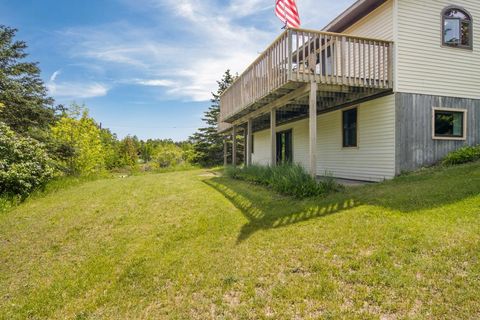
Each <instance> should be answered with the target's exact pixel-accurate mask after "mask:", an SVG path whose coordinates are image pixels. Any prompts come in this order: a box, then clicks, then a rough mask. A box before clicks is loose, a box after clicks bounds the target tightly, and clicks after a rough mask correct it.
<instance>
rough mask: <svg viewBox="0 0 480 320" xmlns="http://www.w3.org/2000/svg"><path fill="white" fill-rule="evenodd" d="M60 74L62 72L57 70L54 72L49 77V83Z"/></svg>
mask: <svg viewBox="0 0 480 320" xmlns="http://www.w3.org/2000/svg"><path fill="white" fill-rule="evenodd" d="M61 73H62V70H61V69H59V70H57V71H55V72H54V73H52V75H51V77H50V82H53V81H55V80H56V79H57V77H58V76H59V75H60V74H61Z"/></svg>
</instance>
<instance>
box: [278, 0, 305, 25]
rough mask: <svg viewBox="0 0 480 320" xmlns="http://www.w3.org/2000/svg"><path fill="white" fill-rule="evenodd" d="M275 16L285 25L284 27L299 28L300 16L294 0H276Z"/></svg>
mask: <svg viewBox="0 0 480 320" xmlns="http://www.w3.org/2000/svg"><path fill="white" fill-rule="evenodd" d="M275 14H276V15H277V17H278V18H280V20H282V22H283V23H285V27H287V28H300V16H299V15H298V10H297V4H296V3H295V0H277V4H276V5H275Z"/></svg>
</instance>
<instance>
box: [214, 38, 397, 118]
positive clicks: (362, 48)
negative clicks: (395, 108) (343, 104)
mask: <svg viewBox="0 0 480 320" xmlns="http://www.w3.org/2000/svg"><path fill="white" fill-rule="evenodd" d="M392 53H393V42H392V41H386V40H380V39H374V38H366V37H361V36H353V35H348V34H342V33H332V32H324V31H316V30H308V29H287V30H285V31H284V32H282V33H281V34H280V35H279V36H278V37H277V38H276V39H275V40H274V41H273V42H272V43H271V44H270V45H269V46H268V47H267V49H265V50H264V51H263V52H262V53H261V54H260V55H259V56H258V57H257V59H255V60H254V61H253V62H252V63H251V64H250V65H249V66H248V67H247V68H246V69H245V71H244V72H243V73H242V74H241V75H240V76H238V77H237V79H236V80H235V81H234V82H233V83H232V84H231V85H230V86H229V88H228V89H227V90H225V91H224V92H223V93H222V95H221V96H220V102H221V103H220V105H221V107H220V119H221V120H222V121H225V120H227V119H228V118H229V117H231V116H232V115H234V114H236V113H237V112H239V111H241V110H243V109H245V108H247V107H249V106H251V105H252V104H254V103H256V102H258V101H259V100H261V99H263V98H264V97H266V96H267V95H268V94H269V93H271V92H272V91H275V90H277V89H279V88H281V87H283V86H284V85H286V84H287V83H288V82H291V81H293V82H308V81H312V80H314V81H317V82H318V83H320V84H322V83H324V84H337V85H348V86H359V87H372V88H393V54H392Z"/></svg>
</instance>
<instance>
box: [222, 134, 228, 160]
mask: <svg viewBox="0 0 480 320" xmlns="http://www.w3.org/2000/svg"><path fill="white" fill-rule="evenodd" d="M227 165H228V142H227V137H223V166H224V167H226V166H227Z"/></svg>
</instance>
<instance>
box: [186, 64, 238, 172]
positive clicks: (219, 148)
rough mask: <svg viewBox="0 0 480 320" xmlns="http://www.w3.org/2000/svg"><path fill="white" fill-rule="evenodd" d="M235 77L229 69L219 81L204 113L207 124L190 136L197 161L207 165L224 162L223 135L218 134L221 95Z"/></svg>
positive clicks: (203, 119)
mask: <svg viewBox="0 0 480 320" xmlns="http://www.w3.org/2000/svg"><path fill="white" fill-rule="evenodd" d="M234 80H235V77H234V76H232V74H231V73H230V70H227V71H226V72H225V74H224V75H223V77H222V79H221V80H220V81H217V83H218V89H217V92H216V93H213V92H212V96H213V98H212V99H211V102H212V104H211V105H210V107H209V108H208V110H207V111H206V112H205V113H204V117H203V118H202V121H204V122H205V124H206V126H205V127H203V128H200V129H198V131H197V132H196V133H194V134H193V135H192V136H191V137H190V141H191V142H192V143H193V148H194V151H195V159H194V160H195V162H197V163H199V164H201V165H206V166H213V165H220V164H222V163H223V137H222V135H220V134H218V132H217V130H218V116H219V115H220V95H221V94H222V93H223V92H224V91H225V90H226V89H227V88H228V87H229V86H230V85H231V84H232V83H233V81H234Z"/></svg>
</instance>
